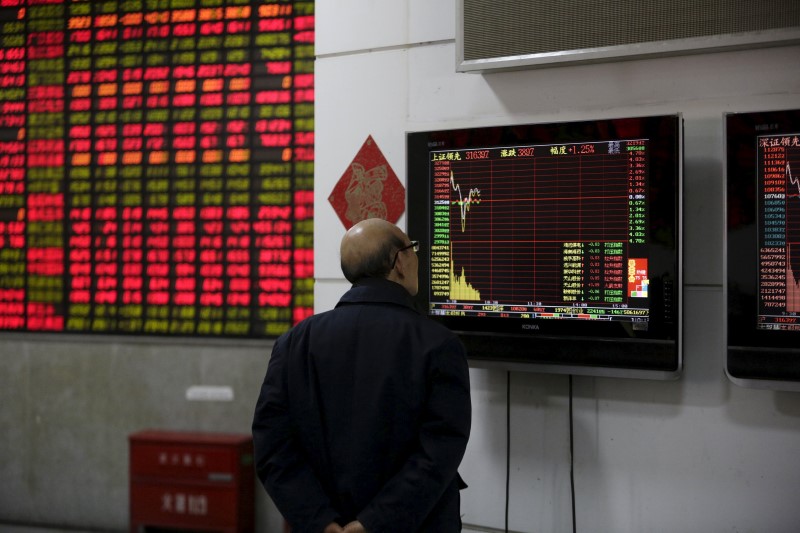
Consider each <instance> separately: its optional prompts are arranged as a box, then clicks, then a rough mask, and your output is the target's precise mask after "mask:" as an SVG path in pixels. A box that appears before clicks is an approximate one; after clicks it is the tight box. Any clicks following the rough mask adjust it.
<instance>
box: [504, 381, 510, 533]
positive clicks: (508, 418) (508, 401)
mask: <svg viewBox="0 0 800 533" xmlns="http://www.w3.org/2000/svg"><path fill="white" fill-rule="evenodd" d="M510 479H511V371H510V370H508V371H506V522H505V533H508V501H509V499H510V489H509V487H510Z"/></svg>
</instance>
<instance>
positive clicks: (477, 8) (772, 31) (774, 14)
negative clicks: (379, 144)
mask: <svg viewBox="0 0 800 533" xmlns="http://www.w3.org/2000/svg"><path fill="white" fill-rule="evenodd" d="M456 8H457V11H458V13H457V17H458V19H457V23H456V30H457V31H456V50H457V52H456V53H457V58H456V70H457V71H459V72H487V71H495V70H511V69H520V68H535V67H547V66H555V65H563V64H571V63H581V62H599V61H619V60H623V59H641V58H645V57H656V56H666V55H678V54H689V53H701V52H711V51H720V50H732V49H738V48H754V47H762V46H780V45H787V44H792V43H798V42H800V0H560V1H557V2H545V1H541V0H457V4H456ZM796 67H797V65H794V66H793V67H790V68H796Z"/></svg>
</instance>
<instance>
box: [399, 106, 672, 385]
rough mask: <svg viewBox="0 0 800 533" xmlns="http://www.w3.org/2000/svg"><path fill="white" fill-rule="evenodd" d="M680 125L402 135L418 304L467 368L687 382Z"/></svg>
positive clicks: (664, 119)
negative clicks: (449, 336)
mask: <svg viewBox="0 0 800 533" xmlns="http://www.w3.org/2000/svg"><path fill="white" fill-rule="evenodd" d="M682 128H683V122H682V118H681V117H680V115H666V116H649V117H635V118H621V119H603V120H586V121H580V122H563V123H551V124H521V125H502V126H492V127H480V128H464V129H455V130H440V131H420V132H412V133H408V134H407V158H408V165H407V171H408V177H407V178H408V179H407V186H408V187H407V188H408V233H409V236H410V237H411V238H412V239H417V240H419V241H420V244H421V249H420V251H419V278H420V289H419V293H418V295H417V303H418V305H419V306H420V308H421V310H423V312H425V313H427V314H428V315H429V316H430V318H431V319H433V320H436V321H438V322H441V323H442V324H444V325H445V326H447V327H449V328H451V329H452V330H453V331H455V332H457V333H458V334H459V335H460V337H461V338H462V340H463V341H464V343H465V345H466V347H467V350H468V354H469V358H470V360H471V364H472V365H473V366H484V367H493V366H500V367H505V368H509V369H520V370H531V371H544V372H556V373H575V374H589V375H610V376H623V377H644V378H652V379H670V378H675V377H677V376H678V375H679V372H680V369H681V279H680V276H681V177H682V159H681V152H682Z"/></svg>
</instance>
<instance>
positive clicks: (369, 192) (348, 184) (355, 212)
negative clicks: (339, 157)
mask: <svg viewBox="0 0 800 533" xmlns="http://www.w3.org/2000/svg"><path fill="white" fill-rule="evenodd" d="M328 201H329V202H330V203H331V206H333V210H334V211H336V214H337V215H338V216H339V220H341V221H342V224H344V227H345V228H346V229H350V228H351V227H352V226H353V225H354V224H356V223H357V222H360V221H362V220H364V219H367V218H382V219H384V220H388V221H389V222H391V223H393V224H394V223H396V222H397V221H398V220H399V219H400V216H401V215H402V214H403V211H405V208H406V191H405V188H404V187H403V184H402V183H400V180H399V179H397V174H395V173H394V170H392V167H391V166H390V165H389V162H388V161H386V158H385V157H384V156H383V153H382V152H381V150H380V148H378V145H377V144H376V143H375V140H374V139H373V138H372V136H371V135H370V136H368V137H367V140H366V141H364V144H363V145H362V146H361V149H360V150H359V151H358V153H357V154H356V156H355V158H353V161H352V162H351V163H350V166H349V167H348V169H347V170H346V171H345V172H344V174H342V177H341V178H339V181H338V182H337V183H336V186H335V187H334V188H333V191H332V192H331V195H330V196H329V197H328Z"/></svg>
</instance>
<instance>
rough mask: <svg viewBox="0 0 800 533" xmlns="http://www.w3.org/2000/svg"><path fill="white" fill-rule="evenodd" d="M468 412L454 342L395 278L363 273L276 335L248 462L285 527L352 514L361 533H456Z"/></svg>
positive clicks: (314, 528)
mask: <svg viewBox="0 0 800 533" xmlns="http://www.w3.org/2000/svg"><path fill="white" fill-rule="evenodd" d="M470 420H471V405H470V396H469V371H468V368H467V361H466V354H465V351H464V347H463V345H462V344H461V342H460V341H459V340H458V338H457V337H456V336H455V335H453V333H451V332H450V331H449V330H447V329H446V328H444V327H442V326H441V325H439V324H436V323H434V322H432V321H430V320H428V319H427V318H425V317H424V316H422V315H420V314H419V313H417V312H416V311H414V309H413V307H412V304H411V299H410V297H409V295H408V293H407V292H406V291H405V289H404V288H403V287H402V286H401V285H398V284H396V283H393V282H391V281H387V280H373V279H371V280H364V281H362V282H359V283H358V284H356V285H354V286H353V287H352V288H351V289H350V290H349V291H348V292H347V293H346V294H345V295H344V296H343V297H342V299H341V300H340V301H339V303H338V304H337V306H336V308H335V309H333V310H331V311H327V312H324V313H320V314H318V315H315V316H312V317H310V318H308V319H306V320H304V321H303V322H301V323H300V324H298V325H297V326H295V328H293V329H292V330H291V331H289V332H288V333H286V334H284V335H283V336H282V337H280V338H279V339H278V340H277V341H276V343H275V346H274V348H273V351H272V357H271V358H270V362H269V367H268V370H267V375H266V377H265V379H264V383H263V385H262V387H261V395H260V397H259V399H258V403H257V405H256V411H255V416H254V419H253V438H254V444H255V456H256V457H255V461H256V469H257V472H258V476H259V478H260V479H261V482H262V483H263V484H264V487H265V488H266V490H267V492H269V494H270V496H271V497H272V499H273V501H274V502H275V504H276V505H277V507H278V509H279V510H280V511H281V513H282V514H283V515H284V517H285V518H286V519H287V520H288V521H289V523H290V524H291V525H292V532H293V533H302V532H313V533H320V532H321V531H322V530H323V528H324V527H325V526H326V525H327V524H329V523H330V522H331V521H337V522H339V523H340V524H341V525H345V524H347V523H348V522H350V521H352V520H355V519H358V520H360V521H361V523H362V524H363V525H364V527H366V528H367V531H369V533H385V532H398V533H412V532H415V531H425V532H435V533H447V532H456V531H460V530H461V521H460V514H459V512H460V499H459V493H458V491H459V488H460V487H459V485H460V484H461V483H462V482H461V479H460V477H459V476H458V473H457V468H458V465H459V463H460V462H461V458H462V457H463V455H464V450H465V448H466V445H467V439H468V437H469V430H470ZM462 486H463V485H462Z"/></svg>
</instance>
